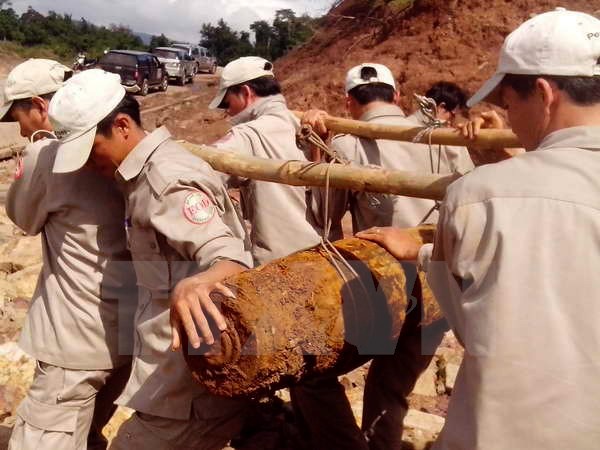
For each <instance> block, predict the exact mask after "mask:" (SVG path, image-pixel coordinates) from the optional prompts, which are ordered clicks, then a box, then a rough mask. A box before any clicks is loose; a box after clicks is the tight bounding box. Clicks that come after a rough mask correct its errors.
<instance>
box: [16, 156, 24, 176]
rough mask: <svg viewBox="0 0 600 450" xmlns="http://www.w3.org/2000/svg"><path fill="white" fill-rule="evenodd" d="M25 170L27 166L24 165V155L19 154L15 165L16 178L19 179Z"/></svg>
mask: <svg viewBox="0 0 600 450" xmlns="http://www.w3.org/2000/svg"><path fill="white" fill-rule="evenodd" d="M24 171H25V167H24V165H23V157H22V156H18V157H17V161H16V167H15V180H18V179H19V178H21V177H22V176H23V172H24Z"/></svg>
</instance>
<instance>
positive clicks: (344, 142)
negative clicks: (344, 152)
mask: <svg viewBox="0 0 600 450" xmlns="http://www.w3.org/2000/svg"><path fill="white" fill-rule="evenodd" d="M359 139H360V138H359V137H358V136H355V135H353V134H345V133H343V134H336V135H335V136H334V137H333V138H332V139H331V144H332V145H334V146H336V147H339V148H354V147H355V146H356V143H357V142H358V140H359Z"/></svg>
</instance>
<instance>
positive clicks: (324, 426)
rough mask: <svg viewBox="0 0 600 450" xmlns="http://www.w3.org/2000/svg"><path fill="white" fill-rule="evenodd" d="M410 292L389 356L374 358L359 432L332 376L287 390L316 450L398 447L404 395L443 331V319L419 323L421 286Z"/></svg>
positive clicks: (416, 284) (341, 389)
mask: <svg viewBox="0 0 600 450" xmlns="http://www.w3.org/2000/svg"><path fill="white" fill-rule="evenodd" d="M412 279H413V280H415V282H414V285H413V286H412V289H407V290H408V291H409V292H411V296H412V298H414V299H416V300H417V307H416V308H412V309H411V310H409V312H408V313H407V314H406V318H405V321H404V323H403V325H402V329H401V332H400V337H399V338H398V342H397V344H396V348H395V350H394V353H393V354H391V355H377V356H375V357H373V360H372V362H371V366H370V368H369V372H368V375H367V380H366V383H365V390H364V395H363V417H362V426H361V428H362V430H361V429H359V427H358V425H357V424H356V421H355V419H354V415H353V413H352V410H351V408H350V403H349V402H348V399H347V397H346V394H345V391H344V387H343V386H342V385H341V384H340V383H339V382H338V379H337V377H336V376H333V375H332V376H328V377H321V378H317V379H314V380H310V381H307V382H304V383H302V384H298V385H296V386H294V387H293V388H291V389H290V391H291V396H292V403H293V406H294V410H295V411H296V415H297V416H299V422H300V423H301V425H303V426H304V427H305V429H306V431H307V433H308V434H309V436H310V438H311V441H312V446H313V447H312V448H314V449H316V450H397V449H401V448H402V431H403V421H404V417H405V416H406V413H407V412H408V402H407V397H408V395H409V394H410V393H411V392H412V390H413V389H414V387H415V384H416V382H417V380H418V379H419V376H420V375H421V374H422V373H423V372H424V371H425V369H427V367H428V366H429V364H430V362H431V360H432V358H433V355H434V353H435V350H436V349H437V347H438V346H439V344H440V342H441V340H442V338H443V337H444V333H445V332H446V331H447V330H448V324H447V322H446V320H445V319H441V320H438V321H436V322H434V323H432V324H431V325H428V326H426V327H422V326H421V325H420V322H421V316H422V311H423V309H422V300H421V283H420V281H419V279H418V277H416V273H414V274H413V277H412Z"/></svg>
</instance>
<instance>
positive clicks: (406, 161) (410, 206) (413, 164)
mask: <svg viewBox="0 0 600 450" xmlns="http://www.w3.org/2000/svg"><path fill="white" fill-rule="evenodd" d="M361 120H364V121H367V122H370V123H375V124H387V125H399V126H411V127H413V126H415V123H413V122H411V121H410V120H409V119H407V118H406V117H404V115H403V113H402V110H401V109H400V108H399V107H397V106H395V105H393V104H390V105H387V106H381V107H379V108H376V109H373V110H371V111H369V112H367V113H366V114H364V115H363V117H361ZM331 147H332V149H333V150H335V151H337V152H338V153H339V154H341V155H342V156H343V157H345V158H346V159H348V160H350V161H351V162H353V163H355V164H360V165H365V166H367V165H371V166H377V167H381V168H383V169H386V170H404V171H411V172H420V173H438V172H439V173H451V172H454V171H460V172H466V171H468V170H470V169H472V167H473V164H472V162H471V160H470V158H469V156H468V152H467V150H466V149H463V150H464V151H462V152H458V151H457V150H456V149H455V148H448V147H445V146H443V147H441V149H440V147H439V146H437V145H436V146H432V148H431V150H430V149H429V147H428V146H427V145H419V144H412V143H407V142H399V141H389V140H383V139H377V140H373V139H363V138H358V137H356V136H352V135H341V136H338V137H336V138H334V140H333V142H332V145H331ZM347 201H348V202H349V207H350V210H351V211H352V214H353V229H354V231H355V232H357V231H361V230H364V229H366V228H369V227H373V226H398V227H413V226H416V225H418V224H419V223H420V222H421V221H422V220H424V219H425V218H426V217H427V215H428V213H430V212H431V214H430V215H429V216H428V217H427V221H428V222H436V221H437V211H432V208H433V207H434V206H435V202H434V201H432V200H425V199H416V198H410V197H402V196H399V195H392V194H376V193H367V192H354V193H352V195H351V196H350V198H349V199H347ZM336 203H337V202H336ZM333 232H334V233H335V235H334V237H335V238H339V237H341V230H337V231H336V230H333Z"/></svg>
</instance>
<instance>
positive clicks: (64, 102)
mask: <svg viewBox="0 0 600 450" xmlns="http://www.w3.org/2000/svg"><path fill="white" fill-rule="evenodd" d="M123 97H125V88H123V86H121V77H120V76H119V75H117V74H115V73H109V72H105V71H103V70H100V69H90V70H86V71H83V72H80V73H78V74H77V75H75V76H74V77H73V78H71V79H70V80H69V81H67V82H66V83H65V85H64V86H63V87H62V88H61V89H59V90H58V91H57V92H56V94H54V97H52V100H51V101H50V108H49V109H48V116H49V118H50V123H51V124H52V126H53V128H54V134H55V135H56V137H57V138H58V139H59V141H60V146H59V148H58V152H57V154H56V159H55V161H54V169H53V172H55V173H65V172H74V171H76V170H79V169H81V168H82V167H83V165H84V164H85V163H86V162H87V160H88V158H89V157H90V153H91V151H92V146H93V144H94V138H95V137H96V128H97V125H98V124H99V123H100V122H101V121H102V119H104V118H105V117H106V116H108V115H109V114H110V113H111V112H112V111H113V110H114V109H115V108H116V107H117V106H118V105H119V103H120V102H121V100H123Z"/></svg>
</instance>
